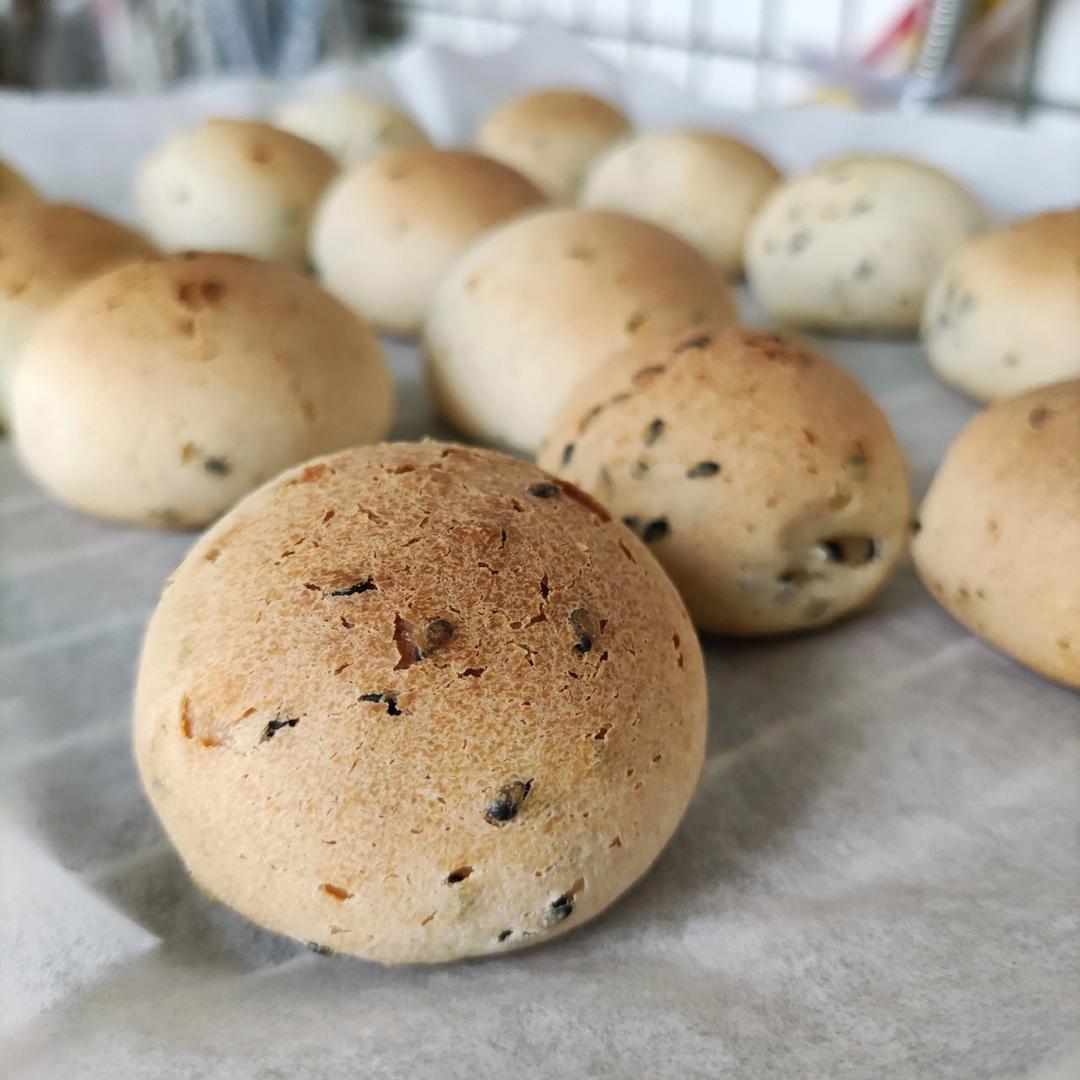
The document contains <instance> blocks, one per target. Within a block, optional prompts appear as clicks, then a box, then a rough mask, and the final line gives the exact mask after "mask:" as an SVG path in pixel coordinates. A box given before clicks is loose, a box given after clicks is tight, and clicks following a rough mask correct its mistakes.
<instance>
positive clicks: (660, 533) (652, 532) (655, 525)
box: [641, 518, 671, 544]
mask: <svg viewBox="0 0 1080 1080" xmlns="http://www.w3.org/2000/svg"><path fill="white" fill-rule="evenodd" d="M670 531H671V528H670V526H669V525H668V523H667V518H653V519H652V521H650V522H649V523H648V525H646V526H645V531H644V532H643V533H642V534H641V536H642V539H643V540H644V541H645V543H646V544H651V543H652V542H653V541H654V540H662V539H663V538H664V537H665V536H667V534H668V533H669V532H670Z"/></svg>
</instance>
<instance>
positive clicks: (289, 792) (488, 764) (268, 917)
mask: <svg viewBox="0 0 1080 1080" xmlns="http://www.w3.org/2000/svg"><path fill="white" fill-rule="evenodd" d="M704 737H705V678H704V670H703V664H702V657H701V651H700V648H699V646H698V643H697V641H696V639H695V637H694V633H693V630H692V628H691V626H690V622H689V619H688V617H687V615H686V611H685V609H684V607H683V605H682V603H681V602H680V600H679V598H678V595H677V593H676V592H675V589H674V587H673V586H672V585H671V583H670V582H669V581H668V579H667V578H666V576H665V575H664V573H663V571H662V570H661V569H660V567H659V566H658V565H657V564H656V561H655V560H654V559H653V558H652V557H651V556H650V555H649V553H648V552H647V551H646V550H645V549H644V547H642V545H641V544H640V543H639V542H638V541H637V540H636V539H635V538H634V537H633V536H632V535H631V534H630V533H629V532H628V531H627V530H626V529H624V528H623V527H622V526H621V525H620V524H618V522H613V521H611V520H610V519H609V518H608V517H607V515H606V514H605V513H604V512H603V510H602V509H601V508H600V507H598V506H596V505H595V504H594V503H593V502H592V501H591V500H590V499H589V498H588V497H587V496H586V495H584V494H583V493H581V492H578V491H576V490H575V489H573V488H572V487H570V486H569V485H562V484H559V483H555V482H554V481H553V480H552V478H551V477H550V476H548V475H546V474H544V473H542V472H541V471H540V470H539V469H537V468H536V467H535V466H533V465H530V464H528V463H526V462H522V461H518V460H516V459H513V458H509V457H506V456H504V455H501V454H496V453H493V452H491V451H486V450H476V449H466V448H464V447H454V446H447V445H445V444H441V443H435V442H425V443H420V444H413V443H397V444H388V445H382V446H374V447H367V448H362V449H355V450H348V451H344V452H342V453H339V454H336V455H333V456H331V457H327V458H323V459H320V460H317V461H314V462H310V463H308V464H307V465H305V466H302V467H300V468H298V469H295V470H293V471H291V472H289V473H287V474H285V475H284V476H281V477H278V478H277V479H276V480H274V481H273V482H271V483H270V484H267V485H266V486H265V487H263V488H262V489H261V490H259V491H258V492H256V493H255V494H253V495H251V496H250V497H249V498H247V499H245V500H244V501H243V502H242V503H241V504H240V505H238V506H237V507H236V508H235V509H234V510H233V511H232V513H230V514H229V515H228V516H227V517H225V518H224V519H223V520H222V521H220V522H219V523H218V524H217V525H216V526H215V527H214V528H212V529H211V530H210V531H209V532H208V533H207V534H206V535H205V536H204V537H203V538H202V539H201V540H199V542H198V543H197V544H196V545H195V546H194V548H193V549H192V550H191V552H190V553H189V554H188V556H187V558H186V559H185V560H184V562H183V563H182V564H181V566H180V568H179V569H178V570H177V572H176V574H175V575H174V577H173V578H172V580H171V582H170V583H169V584H168V586H167V587H166V589H165V591H164V593H163V595H162V598H161V602H160V604H159V606H158V608H157V611H156V612H155V613H154V616H153V618H152V619H151V622H150V626H149V629H148V631H147V636H146V641H145V645H144V648H143V655H142V662H141V666H140V672H139V683H138V691H137V695H136V705H135V751H136V756H137V759H138V764H139V770H140V773H141V776H142V780H143V784H144V786H145V788H146V791H147V793H148V795H149V796H150V799H151V801H152V802H153V803H154V806H155V808H156V810H157V812H158V814H159V815H160V816H161V819H162V821H163V823H164V825H165V827H166V829H167V830H168V832H169V834H170V836H171V838H172V840H173V842H174V843H175V844H176V846H177V848H178V850H179V852H180V854H181V855H182V857H183V859H184V861H185V862H186V864H187V866H188V868H189V869H190V871H191V873H192V876H193V877H194V878H195V880H196V881H197V882H198V883H199V884H200V885H201V886H203V888H204V889H206V891H208V892H209V893H210V894H211V895H213V896H215V897H217V898H218V899H220V900H221V901H223V902H224V903H227V904H229V905H231V906H232V907H235V908H236V909H237V910H239V911H240V912H242V913H243V914H244V915H246V916H247V917H249V918H251V919H253V920H254V921H256V922H258V923H260V924H261V925H263V926H266V927H269V928H270V929H272V930H276V931H278V932H280V933H284V934H288V935H290V936H292V937H295V938H299V939H301V940H305V941H308V942H311V943H313V944H314V945H316V946H317V947H318V948H320V949H322V948H326V949H331V950H333V951H335V952H342V953H351V954H353V955H356V956H362V957H366V958H369V959H373V960H378V961H381V962H383V963H411V962H433V961H442V960H452V959H456V958H458V957H463V956H470V955H476V954H480V953H487V952H494V951H503V950H510V949H515V948H519V947H521V946H523V945H530V944H534V943H537V942H542V941H546V940H550V939H551V938H552V937H553V936H555V935H557V934H560V933H562V932H563V931H565V930H568V929H572V928H573V927H575V926H579V925H581V924H582V923H583V922H585V921H586V920H587V919H589V918H591V917H592V916H593V915H595V914H596V913H597V912H599V911H600V910H602V909H603V908H604V907H605V906H607V904H609V903H610V902H611V901H612V900H614V899H615V897H616V896H618V895H619V894H620V893H621V892H622V891H623V890H624V889H626V888H627V887H628V886H629V885H630V884H631V883H632V882H633V881H634V880H635V879H636V878H637V877H638V876H639V875H641V874H642V873H643V872H644V871H645V870H646V868H647V867H648V866H649V864H650V863H651V862H652V861H653V859H654V858H655V857H656V855H657V854H658V852H659V851H660V849H661V848H662V847H663V845H664V843H665V842H666V840H667V839H668V837H669V836H670V835H671V833H672V831H673V830H674V828H675V826H676V824H677V823H678V821H679V819H680V817H681V816H682V813H683V810H684V809H685V807H686V804H687V802H688V800H689V798H690V795H691V792H692V791H693V788H694V785H695V782H696V780H697V777H698V773H699V771H700V768H701V764H702V758H703V752H704Z"/></svg>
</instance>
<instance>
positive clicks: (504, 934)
mask: <svg viewBox="0 0 1080 1080" xmlns="http://www.w3.org/2000/svg"><path fill="white" fill-rule="evenodd" d="M513 932H514V931H513V930H503V931H502V933H500V934H499V936H498V938H497V940H498V941H505V940H506V939H507V938H508V937H509V936H510V935H511V934H512V933H513Z"/></svg>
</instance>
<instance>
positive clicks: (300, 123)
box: [276, 90, 431, 167]
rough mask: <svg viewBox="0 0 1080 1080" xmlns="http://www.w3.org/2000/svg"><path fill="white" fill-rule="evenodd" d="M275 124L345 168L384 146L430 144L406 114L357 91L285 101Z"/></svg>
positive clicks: (387, 148)
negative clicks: (314, 146) (310, 143)
mask: <svg viewBox="0 0 1080 1080" xmlns="http://www.w3.org/2000/svg"><path fill="white" fill-rule="evenodd" d="M276 123H277V125H278V127H280V128H281V129H282V130H283V131H290V132H292V134H294V135H299V136H300V137H301V138H302V139H307V140H308V141H309V142H313V143H314V144H315V145H316V146H321V147H322V149H323V150H325V151H326V152H327V153H328V154H329V155H330V156H331V157H332V158H334V159H335V160H336V161H338V162H339V163H340V164H341V165H344V166H346V167H350V166H353V165H360V164H362V163H363V162H365V161H370V160H371V159H372V158H374V157H377V156H378V155H379V154H381V153H384V152H385V151H387V150H400V149H405V148H407V147H414V146H429V145H430V144H431V140H430V139H429V138H428V137H427V135H425V134H424V132H423V130H422V129H421V128H420V126H419V125H418V124H417V123H416V121H415V120H413V118H412V117H411V116H409V115H408V114H407V113H404V112H402V111H401V109H398V108H395V107H394V106H393V105H388V104H387V103H386V102H384V101H379V100H377V99H376V98H372V97H369V96H368V95H367V94H362V93H360V92H359V91H356V90H342V91H338V92H337V93H334V94H326V95H323V96H321V97H314V98H303V99H301V100H299V101H292V102H289V103H288V104H286V105H285V106H284V107H283V108H282V109H281V110H280V111H279V112H278V114H277V118H276Z"/></svg>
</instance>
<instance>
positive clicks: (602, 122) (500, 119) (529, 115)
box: [476, 90, 630, 203]
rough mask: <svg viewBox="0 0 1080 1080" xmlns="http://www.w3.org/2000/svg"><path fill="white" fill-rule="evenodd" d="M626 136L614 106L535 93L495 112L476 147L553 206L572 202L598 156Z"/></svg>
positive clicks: (579, 94) (580, 95) (574, 95)
mask: <svg viewBox="0 0 1080 1080" xmlns="http://www.w3.org/2000/svg"><path fill="white" fill-rule="evenodd" d="M629 131H630V121H629V120H627V119H626V117H625V116H623V114H622V113H621V112H620V111H619V110H618V109H616V108H615V106H614V105H611V104H609V103H608V102H606V101H604V100H602V99H601V98H598V97H596V96H594V95H593V94H586V93H584V92H583V91H580V90H539V91H536V92H535V93H530V94H524V95H522V96H521V97H518V98H514V99H513V100H512V101H507V102H504V103H503V104H502V105H500V106H498V108H496V109H493V110H492V111H491V112H490V113H489V114H488V115H487V117H486V118H485V119H484V121H483V123H482V124H481V125H480V127H479V129H478V130H477V132H476V148H477V149H478V150H480V151H482V152H483V153H485V154H487V155H488V156H489V157H493V158H495V159H496V160H497V161H501V162H503V163H504V164H506V165H509V166H510V167H511V168H512V169H517V171H518V172H520V173H522V174H524V175H525V176H527V177H528V178H529V179H530V180H532V182H533V183H534V184H536V186H537V187H538V188H540V190H541V191H543V192H544V194H545V195H546V196H547V197H548V198H549V199H551V200H552V202H563V203H569V202H573V201H574V199H575V197H576V196H577V192H578V188H579V187H580V186H581V182H582V180H583V179H584V177H585V171H586V170H587V169H588V167H589V165H590V164H591V163H592V162H593V160H595V158H596V157H597V155H598V154H600V153H601V152H602V151H603V150H606V149H607V148H608V147H609V146H610V145H611V144H612V143H613V142H615V140H617V139H620V138H621V137H622V136H623V135H626V134H627V133H628V132H629Z"/></svg>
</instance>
